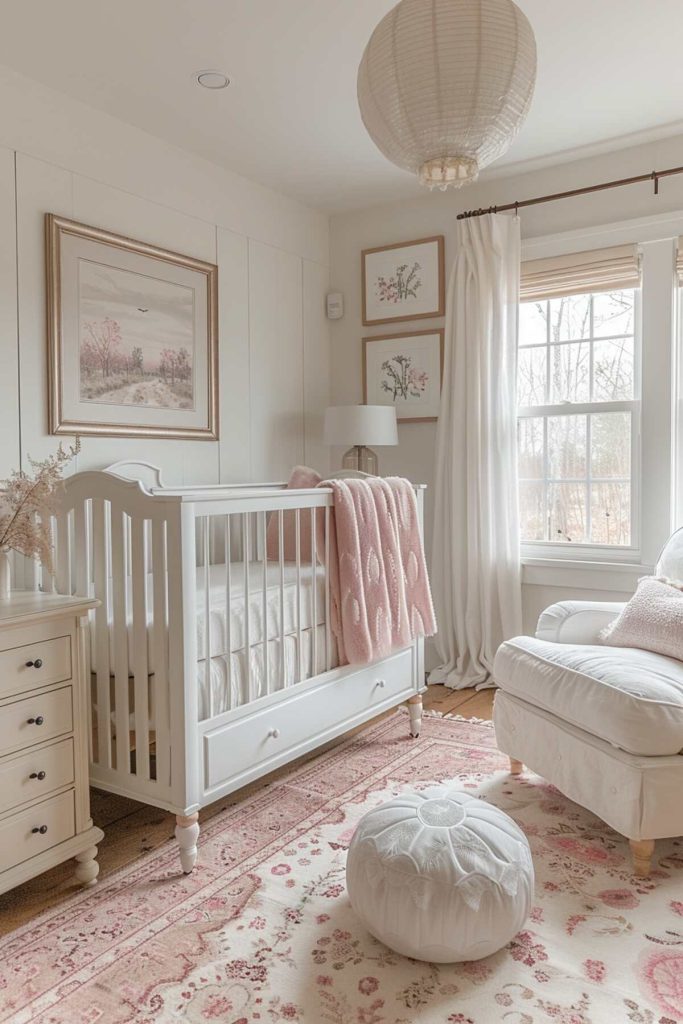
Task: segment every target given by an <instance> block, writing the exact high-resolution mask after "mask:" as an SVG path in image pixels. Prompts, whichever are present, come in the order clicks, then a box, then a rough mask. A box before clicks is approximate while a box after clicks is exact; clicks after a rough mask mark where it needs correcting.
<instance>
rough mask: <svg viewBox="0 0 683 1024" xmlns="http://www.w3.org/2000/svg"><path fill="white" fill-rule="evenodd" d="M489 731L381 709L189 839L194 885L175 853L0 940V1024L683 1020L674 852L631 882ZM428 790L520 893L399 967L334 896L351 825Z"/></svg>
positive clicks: (627, 871) (584, 822)
mask: <svg viewBox="0 0 683 1024" xmlns="http://www.w3.org/2000/svg"><path fill="white" fill-rule="evenodd" d="M506 766H507V762H506V760H505V759H504V758H503V757H502V756H501V755H500V754H499V753H498V752H497V751H496V748H495V742H494V736H493V730H492V729H491V727H490V726H488V725H484V724H477V723H474V722H463V721H456V720H452V719H450V720H449V719H445V718H437V717H427V718H426V719H425V721H424V728H423V731H422V736H421V737H420V739H419V740H417V741H414V740H410V739H409V737H408V735H407V724H406V718H405V716H404V715H403V714H400V713H398V714H396V715H393V716H391V717H390V718H388V719H385V720H383V721H382V722H381V723H379V724H378V725H375V726H373V727H372V728H370V729H369V730H367V731H366V732H364V733H362V734H361V735H359V736H357V737H355V738H353V739H351V740H349V741H346V742H345V743H343V744H341V745H339V746H337V747H335V748H334V749H332V750H331V751H329V752H327V753H325V754H323V755H321V756H319V757H317V758H316V759H315V760H312V761H310V762H308V763H307V764H306V765H304V766H303V767H300V768H298V769H295V770H292V771H291V772H290V773H289V774H287V775H284V776H283V777H282V778H279V779H278V780H277V781H276V782H274V783H271V784H270V785H268V786H266V787H264V788H263V789H261V790H259V791H258V792H256V793H255V795H253V796H251V797H249V798H248V799H245V800H244V801H242V802H241V803H239V804H237V805H235V806H231V807H226V809H225V810H224V811H222V812H221V813H220V814H218V815H217V816H216V817H214V818H213V819H212V820H211V821H209V823H208V824H207V827H206V828H205V830H204V832H203V836H202V842H201V852H200V862H199V865H198V867H197V869H196V870H195V872H194V873H193V874H192V875H191V876H189V877H184V876H183V875H181V874H179V869H178V862H177V855H176V851H175V848H174V844H172V843H169V844H168V846H167V847H165V848H163V850H162V851H161V852H156V853H154V854H150V855H148V856H146V857H144V858H141V859H140V861H139V862H137V863H136V864H135V865H134V866H133V867H130V868H127V869H125V870H123V871H121V872H119V873H118V874H115V875H113V876H111V877H110V878H108V879H106V880H105V881H104V882H103V883H102V884H100V885H99V886H98V887H97V888H96V889H94V890H90V891H87V892H83V893H81V894H80V895H77V896H75V897H74V898H72V899H71V900H70V901H69V902H67V903H66V904H63V905H62V906H61V907H60V908H59V909H58V910H55V911H52V912H48V913H47V914H46V915H44V916H42V917H41V918H38V919H37V920H35V921H34V922H33V923H31V924H29V925H27V926H25V927H23V928H21V929H19V930H18V931H16V932H14V933H13V934H12V935H10V936H9V937H7V938H6V939H5V940H3V942H2V944H1V945H0V957H2V969H1V970H0V1019H1V1020H3V1021H7V1020H11V1021H15V1022H21V1024H28V1022H31V1021H34V1022H37V1021H39V1022H41V1024H48V1022H54V1024H124V1022H128V1021H130V1022H133V1021H134V1022H135V1024H153V1022H154V1024H157V1022H172V1021H176V1020H178V1021H179V1020H182V1021H188V1022H191V1024H207V1022H212V1021H220V1022H223V1024H252V1022H253V1024H279V1022H295V1024H297V1022H305V1024H414V1022H420V1024H497V1022H501V1024H502V1022H505V1024H537V1022H538V1024H540V1022H551V1024H672V1022H678V1021H681V1020H683V902H681V901H682V900H683V893H682V892H681V888H682V886H681V882H682V881H683V843H682V842H681V841H668V842H667V841H662V842H659V843H658V844H657V851H656V863H655V870H654V872H653V875H652V877H651V878H650V879H648V880H638V879H636V878H634V876H633V875H632V874H631V868H630V860H629V856H628V847H627V844H626V842H625V840H623V839H622V838H621V837H620V836H618V835H616V834H615V833H614V832H612V831H611V830H610V829H609V828H608V827H607V826H606V825H604V824H603V823H602V822H600V821H598V820H597V819H596V818H594V817H592V816H591V815H590V814H588V813H587V812H586V811H584V810H582V809H581V808H579V807H577V806H576V805H575V804H572V803H571V802H569V801H567V800H565V799H564V798H563V797H562V796H560V794H559V793H558V792H557V791H556V790H554V789H553V788H552V787H551V786H549V785H547V784H546V783H544V782H543V781H542V780H541V779H539V778H537V777H535V776H531V775H528V776H523V777H521V778H520V779H513V778H511V777H510V776H509V775H508V774H507V771H506ZM442 780H449V781H453V782H454V783H455V784H456V785H457V786H459V787H462V788H463V789H466V790H468V791H470V792H473V793H476V794H478V795H479V796H480V797H481V799H483V800H488V801H491V802H492V803H494V804H496V805H497V806H499V807H501V808H502V809H503V810H505V811H506V812H507V813H509V814H511V815H512V817H513V818H514V819H515V820H516V821H517V822H518V824H519V825H520V826H521V827H522V828H523V829H524V831H525V832H526V834H527V836H528V837H529V841H530V843H531V846H532V850H533V856H534V863H535V867H536V897H535V901H534V907H533V911H532V914H531V917H530V918H529V921H528V922H527V924H526V926H525V927H524V929H523V930H522V931H521V932H520V933H519V934H518V935H517V936H516V937H515V938H514V940H513V941H512V942H511V943H510V944H509V945H508V946H506V947H505V948H504V949H502V950H501V951H500V952H499V953H496V954H495V955H494V956H491V957H489V958H487V959H486V960H481V961H478V962H476V963H464V964H454V965H439V966H437V965H431V964H426V963H419V962H417V961H413V960H407V959H405V958H403V957H401V956H398V955H396V954H395V953H392V951H391V950H389V949H387V948H386V947H385V946H383V945H382V944H381V943H379V942H377V941H375V940H374V939H373V938H372V937H371V936H370V935H369V934H368V933H367V932H366V931H365V930H364V929H363V928H362V927H361V926H360V924H359V923H358V922H357V920H356V918H355V916H354V913H353V910H352V909H351V906H350V904H349V901H348V899H347V896H346V893H345V889H344V862H345V857H346V850H347V847H348V843H349V839H350V837H351V835H352V833H353V830H354V827H355V825H356V823H357V822H358V820H359V818H360V817H361V815H362V814H363V813H364V812H365V811H366V810H368V809H369V808H370V807H374V806H376V805H377V804H378V803H379V802H381V801H383V800H386V799H388V798H390V797H391V796H393V795H396V794H400V793H402V792H404V791H405V790H406V789H410V788H411V787H418V788H421V787H425V786H427V785H430V784H433V783H434V782H440V781H442Z"/></svg>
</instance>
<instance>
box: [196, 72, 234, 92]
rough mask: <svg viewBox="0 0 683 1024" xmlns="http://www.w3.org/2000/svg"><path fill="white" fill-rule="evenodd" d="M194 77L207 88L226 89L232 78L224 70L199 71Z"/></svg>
mask: <svg viewBox="0 0 683 1024" xmlns="http://www.w3.org/2000/svg"><path fill="white" fill-rule="evenodd" d="M194 77H195V79H196V81H197V82H198V83H199V85H203V86H204V88H205V89H226V88H227V87H228V86H229V85H230V79H229V78H228V76H227V75H224V74H223V72H222V71H208V70H207V71H198V72H197V74H196V75H195V76H194Z"/></svg>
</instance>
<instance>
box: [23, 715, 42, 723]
mask: <svg viewBox="0 0 683 1024" xmlns="http://www.w3.org/2000/svg"><path fill="white" fill-rule="evenodd" d="M44 721H45V719H44V718H43V716H42V715H38V716H37V717H36V718H27V719H26V724H27V725H42V724H43V722H44Z"/></svg>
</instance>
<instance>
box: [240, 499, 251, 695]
mask: <svg viewBox="0 0 683 1024" xmlns="http://www.w3.org/2000/svg"><path fill="white" fill-rule="evenodd" d="M250 514H251V513H249V512H243V513H242V556H243V566H244V640H245V644H244V656H245V660H246V666H245V667H246V691H247V703H250V702H251V701H252V700H253V694H252V692H251V621H250V609H249V553H250V551H251V543H250V540H251V538H250V531H249V517H250Z"/></svg>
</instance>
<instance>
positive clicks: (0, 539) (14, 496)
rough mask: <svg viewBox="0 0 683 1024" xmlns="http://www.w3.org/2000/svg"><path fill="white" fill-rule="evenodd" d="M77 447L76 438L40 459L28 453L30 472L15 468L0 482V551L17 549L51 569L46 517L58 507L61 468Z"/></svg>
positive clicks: (69, 459) (62, 470) (72, 455)
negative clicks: (69, 445)
mask: <svg viewBox="0 0 683 1024" xmlns="http://www.w3.org/2000/svg"><path fill="white" fill-rule="evenodd" d="M80 450H81V442H80V440H79V438H76V441H75V443H74V444H73V445H71V447H70V448H68V449H67V450H65V449H64V448H63V447H62V445H61V444H60V446H59V448H58V449H57V451H56V453H55V454H54V455H49V456H48V457H47V458H46V459H42V460H40V461H38V460H35V459H32V458H31V457H30V456H29V460H28V461H29V462H30V464H31V470H32V472H31V473H26V472H24V470H21V469H15V470H14V471H13V472H12V475H11V477H9V479H8V480H3V481H2V482H0V551H3V552H6V551H11V550H14V551H18V552H19V554H21V555H25V556H26V557H27V558H35V559H37V560H38V561H39V562H41V563H42V565H44V566H45V568H46V569H47V570H48V572H52V571H53V565H52V536H51V530H50V518H51V517H52V516H54V515H55V514H56V512H57V511H58V510H59V499H60V496H61V492H62V488H63V486H64V484H63V480H62V473H63V472H64V467H65V466H66V464H67V463H68V462H70V461H71V459H73V457H74V456H75V455H77V454H78V452H79V451H80Z"/></svg>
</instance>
